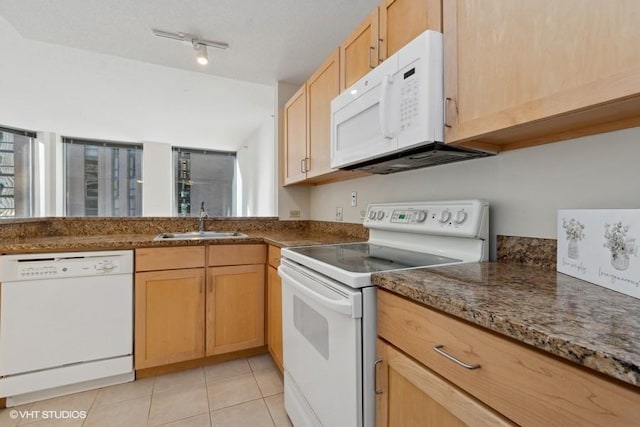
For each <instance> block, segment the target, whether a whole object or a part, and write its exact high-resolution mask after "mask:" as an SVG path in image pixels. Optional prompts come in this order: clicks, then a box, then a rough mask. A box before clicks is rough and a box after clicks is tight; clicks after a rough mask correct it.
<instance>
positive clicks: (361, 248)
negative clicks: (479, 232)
mask: <svg viewBox="0 0 640 427" xmlns="http://www.w3.org/2000/svg"><path fill="white" fill-rule="evenodd" d="M289 250H291V251H293V252H297V253H299V254H301V255H306V256H308V257H310V258H313V259H315V260H318V261H322V262H325V263H327V264H330V265H333V266H334V267H338V268H342V269H343V270H347V271H350V272H353V273H373V272H376V271H386V270H397V269H401V268H410V267H429V266H435V265H440V264H449V263H454V262H462V260H460V259H455V258H448V257H444V256H440V255H433V254H425V253H420V252H413V251H406V250H403V249H396V248H391V247H388V246H379V245H373V244H370V243H348V244H340V245H321V246H305V247H299V248H289Z"/></svg>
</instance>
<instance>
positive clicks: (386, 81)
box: [379, 75, 393, 139]
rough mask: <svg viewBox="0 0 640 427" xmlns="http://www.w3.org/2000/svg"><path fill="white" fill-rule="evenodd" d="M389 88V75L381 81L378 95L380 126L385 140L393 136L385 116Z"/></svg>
mask: <svg viewBox="0 0 640 427" xmlns="http://www.w3.org/2000/svg"><path fill="white" fill-rule="evenodd" d="M389 86H391V80H390V79H389V75H386V76H384V79H383V80H382V93H381V94H380V109H379V110H380V126H381V127H382V136H383V137H384V138H385V139H393V134H392V133H391V131H390V130H389V115H388V114H387V113H388V112H387V102H388V98H389Z"/></svg>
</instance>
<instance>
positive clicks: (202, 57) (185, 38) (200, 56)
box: [151, 29, 229, 65]
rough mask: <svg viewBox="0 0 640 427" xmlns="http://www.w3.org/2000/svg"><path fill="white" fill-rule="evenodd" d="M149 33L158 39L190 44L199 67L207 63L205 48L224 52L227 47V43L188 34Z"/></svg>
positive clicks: (159, 31) (158, 31) (155, 31)
mask: <svg viewBox="0 0 640 427" xmlns="http://www.w3.org/2000/svg"><path fill="white" fill-rule="evenodd" d="M151 31H153V34H155V35H156V36H158V37H164V38H167V39H173V40H178V41H181V42H185V43H189V44H191V45H192V46H193V48H194V49H195V51H196V60H197V61H198V64H200V65H207V64H208V63H209V54H208V51H207V47H214V48H216V49H220V50H225V49H227V48H228V47H229V45H228V44H227V43H222V42H214V41H211V40H204V39H200V38H198V37H197V36H195V35H193V34H189V33H171V32H169V31H162V30H156V29H152V30H151Z"/></svg>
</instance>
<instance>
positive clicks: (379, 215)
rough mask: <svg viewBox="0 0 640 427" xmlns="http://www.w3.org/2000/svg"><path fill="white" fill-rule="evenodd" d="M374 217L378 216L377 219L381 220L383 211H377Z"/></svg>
mask: <svg viewBox="0 0 640 427" xmlns="http://www.w3.org/2000/svg"><path fill="white" fill-rule="evenodd" d="M376 218H378V220H381V219H382V218H384V211H378V214H377V215H376Z"/></svg>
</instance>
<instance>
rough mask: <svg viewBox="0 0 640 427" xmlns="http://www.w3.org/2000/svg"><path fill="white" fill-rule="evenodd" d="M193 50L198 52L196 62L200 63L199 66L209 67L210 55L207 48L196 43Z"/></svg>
mask: <svg viewBox="0 0 640 427" xmlns="http://www.w3.org/2000/svg"><path fill="white" fill-rule="evenodd" d="M193 48H194V49H195V51H196V61H198V64H200V65H207V64H208V63H209V54H208V52H207V47H206V46H205V45H203V44H201V43H198V42H196V41H194V42H193Z"/></svg>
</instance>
